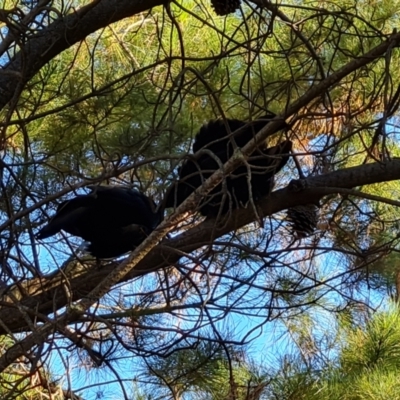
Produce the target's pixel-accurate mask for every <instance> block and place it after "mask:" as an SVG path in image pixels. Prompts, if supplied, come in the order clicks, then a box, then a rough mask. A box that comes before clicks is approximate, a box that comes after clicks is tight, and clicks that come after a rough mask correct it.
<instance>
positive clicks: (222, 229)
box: [0, 158, 400, 334]
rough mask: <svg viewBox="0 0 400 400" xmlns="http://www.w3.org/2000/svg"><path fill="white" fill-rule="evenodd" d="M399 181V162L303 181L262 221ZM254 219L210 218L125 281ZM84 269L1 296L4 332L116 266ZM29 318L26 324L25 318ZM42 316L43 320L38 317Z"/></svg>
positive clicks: (266, 204)
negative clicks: (342, 194)
mask: <svg viewBox="0 0 400 400" xmlns="http://www.w3.org/2000/svg"><path fill="white" fill-rule="evenodd" d="M396 179H400V158H399V159H393V160H391V161H388V162H386V163H373V164H367V165H361V166H357V167H352V168H347V169H343V170H340V171H335V172H332V173H329V174H326V175H320V176H316V177H311V178H307V179H306V180H304V181H302V183H304V186H305V189H302V190H300V191H295V190H293V188H291V186H290V185H289V187H287V188H284V189H280V190H277V191H275V192H273V193H272V194H271V195H270V196H268V197H267V198H265V199H264V200H262V201H261V202H260V203H258V204H257V206H258V207H259V209H258V211H259V214H260V216H262V217H266V216H268V215H272V214H274V213H276V212H278V211H282V210H285V209H287V208H290V207H294V206H296V205H300V204H307V203H310V202H316V201H318V200H319V199H320V198H322V197H323V196H325V195H327V194H333V193H340V189H349V188H353V187H356V186H363V185H368V184H373V183H378V182H384V181H391V180H396ZM254 220H255V216H254V213H253V210H252V207H248V208H247V209H240V210H236V211H234V212H233V213H232V215H231V216H230V217H229V218H228V219H227V220H224V221H223V224H221V226H219V225H218V224H216V221H215V220H214V219H207V220H205V221H204V222H202V223H200V224H199V225H197V226H196V227H194V228H192V229H190V230H188V231H186V232H184V233H182V234H181V235H179V236H177V237H175V238H173V239H166V240H164V241H162V243H160V244H159V245H157V246H156V247H155V248H154V249H153V250H152V251H151V253H149V254H148V255H147V256H146V257H145V258H144V259H143V260H142V261H141V262H140V263H139V264H138V265H137V266H136V268H134V269H133V270H132V271H131V273H129V274H127V275H126V276H125V277H124V278H123V279H122V280H121V282H125V281H128V280H131V279H133V278H136V277H138V276H142V275H145V274H148V273H151V272H153V271H156V270H159V269H161V268H165V267H167V266H169V265H173V264H174V263H176V262H178V261H179V259H180V258H181V257H182V252H183V253H190V252H192V251H194V250H196V249H198V248H200V247H201V246H205V245H208V244H211V243H212V242H213V241H214V240H215V239H217V238H218V237H221V236H223V235H225V234H227V233H229V232H231V231H234V230H236V229H239V228H240V227H242V226H244V225H246V224H248V223H250V222H252V221H254ZM80 265H81V268H66V269H65V270H62V271H56V272H54V273H52V274H50V275H48V276H44V277H40V278H34V279H31V280H27V281H25V282H21V283H20V284H19V285H18V286H16V285H14V286H12V287H9V288H7V289H6V290H4V291H3V296H2V299H1V302H0V333H1V334H4V333H6V332H7V329H8V330H9V332H19V331H26V330H30V328H29V324H28V322H27V321H26V316H27V315H28V316H29V317H30V319H31V321H30V322H31V323H32V324H33V321H34V320H36V321H38V320H41V319H45V318H44V317H45V316H47V315H48V314H50V313H53V312H55V311H56V310H59V309H61V308H62V307H65V306H66V305H67V304H68V303H69V302H71V301H76V300H79V299H82V298H83V297H85V296H86V295H87V294H88V293H90V292H91V291H92V290H93V289H94V288H95V287H96V286H97V285H98V284H99V283H100V282H101V281H102V280H103V279H105V278H106V277H107V276H108V275H109V274H110V272H112V271H113V270H114V269H115V267H116V265H118V264H117V263H115V262H112V263H108V264H107V265H104V266H102V267H101V268H100V269H99V268H98V267H97V266H95V265H93V263H87V264H85V263H84V262H82V263H81V264H80ZM24 314H25V319H24ZM40 314H41V315H42V317H43V318H42V317H41V316H40Z"/></svg>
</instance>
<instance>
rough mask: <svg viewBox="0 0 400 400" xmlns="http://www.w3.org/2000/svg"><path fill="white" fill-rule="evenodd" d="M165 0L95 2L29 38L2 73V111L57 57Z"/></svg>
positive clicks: (0, 106) (0, 80)
mask: <svg viewBox="0 0 400 400" xmlns="http://www.w3.org/2000/svg"><path fill="white" fill-rule="evenodd" d="M166 3H167V1H166V0H118V1H115V0H97V1H96V0H94V1H92V2H91V3H90V4H88V5H86V6H84V7H82V8H80V9H79V10H77V11H75V12H73V13H71V14H69V15H67V16H62V17H60V18H58V19H57V20H56V21H54V22H53V23H52V24H50V25H49V26H48V27H46V28H45V29H43V30H40V31H38V33H37V34H36V35H35V36H33V37H31V38H29V39H28V41H27V42H26V43H25V44H24V47H23V48H22V50H21V51H20V52H18V53H17V54H16V55H15V56H14V57H13V59H12V60H11V61H10V62H9V63H8V64H6V65H5V66H4V67H3V68H2V69H1V71H0V109H3V108H4V107H5V106H6V105H7V103H8V102H9V101H10V100H11V99H12V98H13V96H14V92H15V90H16V88H17V87H19V88H21V85H22V86H23V85H25V84H26V82H28V81H29V80H30V79H31V78H32V77H33V76H34V75H35V74H36V73H37V72H38V71H39V70H40V69H41V68H42V67H43V66H44V65H46V64H47V63H48V62H49V61H50V60H52V59H53V58H54V57H55V56H57V55H58V54H60V53H62V52H63V51H64V50H66V49H68V48H69V47H71V46H72V45H73V44H75V43H77V42H79V41H81V40H83V39H85V37H87V36H88V35H90V34H91V33H93V32H96V31H97V30H98V29H101V28H104V27H106V26H108V25H109V24H111V23H113V22H116V21H120V20H122V19H124V18H128V17H131V16H133V15H135V14H139V13H141V12H143V11H146V10H150V9H151V8H152V7H155V6H159V5H162V4H166Z"/></svg>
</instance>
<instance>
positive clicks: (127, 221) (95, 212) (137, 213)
mask: <svg viewBox="0 0 400 400" xmlns="http://www.w3.org/2000/svg"><path fill="white" fill-rule="evenodd" d="M89 188H90V189H91V190H92V193H90V194H87V195H80V196H77V197H75V198H73V199H71V200H66V201H63V202H62V203H61V204H60V205H59V206H58V208H57V212H56V214H55V215H54V216H53V217H52V219H51V221H50V222H49V223H48V224H47V225H45V226H44V227H43V228H42V229H41V230H40V231H39V233H38V234H37V235H36V237H37V239H45V238H48V237H50V236H53V235H55V234H56V233H58V232H60V231H61V230H63V231H65V232H67V233H70V234H71V235H73V236H79V237H81V238H82V239H84V240H85V241H87V242H89V243H88V246H87V248H86V250H87V251H88V252H89V253H91V254H92V255H93V256H95V257H97V258H112V257H117V256H120V255H122V254H124V253H127V252H128V251H132V250H134V249H135V248H136V247H137V246H138V245H139V244H140V243H142V242H143V241H144V240H145V239H146V237H147V236H148V235H149V234H150V233H151V232H152V231H153V230H154V228H155V227H156V226H157V225H158V224H159V223H160V222H161V220H162V215H161V213H160V212H156V211H155V204H154V202H153V201H152V200H150V199H149V198H148V197H147V196H145V195H144V194H143V193H140V192H138V191H136V190H132V189H129V188H123V187H112V186H89Z"/></svg>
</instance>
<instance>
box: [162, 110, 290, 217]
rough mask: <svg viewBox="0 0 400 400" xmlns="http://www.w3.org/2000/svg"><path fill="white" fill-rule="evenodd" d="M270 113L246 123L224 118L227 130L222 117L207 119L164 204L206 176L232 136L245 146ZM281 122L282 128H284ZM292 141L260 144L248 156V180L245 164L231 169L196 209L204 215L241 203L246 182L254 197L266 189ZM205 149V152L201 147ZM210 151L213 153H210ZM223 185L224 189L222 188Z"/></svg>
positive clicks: (229, 150)
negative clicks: (249, 175)
mask: <svg viewBox="0 0 400 400" xmlns="http://www.w3.org/2000/svg"><path fill="white" fill-rule="evenodd" d="M274 117H275V115H274V114H268V115H266V116H264V117H262V118H260V119H258V120H256V121H253V122H250V123H246V122H243V121H239V120H236V119H227V120H226V122H227V124H228V126H229V131H230V132H232V135H229V132H228V131H227V129H226V126H225V124H224V121H222V120H216V121H210V122H209V123H208V124H207V125H204V126H203V127H202V128H201V129H200V132H199V133H198V134H197V135H196V137H195V141H194V143H193V153H196V152H198V151H199V150H202V152H200V154H194V155H192V156H190V158H189V159H188V160H186V161H185V162H184V163H183V165H182V167H181V168H180V169H179V180H178V182H176V183H175V184H173V185H172V186H171V187H170V189H169V191H168V192H167V195H166V200H165V207H166V208H168V207H174V206H179V205H180V204H181V203H182V202H183V201H184V200H186V198H187V197H189V195H190V194H191V193H193V191H194V190H196V189H197V188H198V187H199V186H201V184H202V183H203V182H204V181H205V180H206V179H207V178H209V177H210V176H211V175H212V174H213V173H214V172H215V171H216V170H217V169H219V167H220V165H219V163H218V161H216V159H219V161H220V163H221V164H224V163H225V162H226V161H228V159H229V158H230V157H231V156H232V155H233V151H234V148H233V145H232V139H234V141H235V142H236V145H237V146H238V147H243V146H245V145H246V144H247V143H248V142H249V141H250V140H251V139H253V138H254V136H255V134H256V133H257V132H258V131H260V130H261V129H262V128H263V127H264V126H265V125H266V124H268V122H270V120H271V119H272V118H274ZM286 127H287V126H286V124H285V128H286ZM291 148H292V142H291V141H290V140H285V141H283V142H281V143H279V144H278V145H276V146H273V147H270V148H266V146H265V145H264V146H263V145H261V146H260V147H259V148H257V149H256V150H255V151H254V152H253V153H252V154H251V156H250V157H249V159H248V163H249V165H250V173H251V177H250V182H249V181H248V169H247V167H246V166H245V165H243V166H240V167H239V168H237V169H235V170H234V171H233V172H232V173H231V174H230V175H229V176H228V177H227V178H226V179H225V182H224V183H221V184H219V185H218V186H217V187H216V188H214V189H213V190H212V191H211V193H209V195H208V196H207V197H206V199H204V201H203V202H202V203H201V204H200V212H201V214H202V215H204V216H216V215H218V213H219V212H221V213H223V214H224V213H226V212H227V211H228V210H229V209H230V208H237V207H240V206H244V205H245V204H246V203H247V202H248V201H249V198H250V196H249V183H250V187H251V194H252V196H253V199H254V200H257V199H259V198H260V197H263V196H265V195H267V194H268V193H270V191H271V190H272V187H273V177H274V175H275V174H276V173H277V172H278V171H279V170H280V169H282V168H283V166H284V165H285V164H286V163H287V161H288V159H289V152H290V151H291ZM205 150H207V151H208V153H207V152H206V151H205ZM210 152H212V153H213V154H214V155H215V157H213V155H212V154H210ZM224 189H226V190H224Z"/></svg>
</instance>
